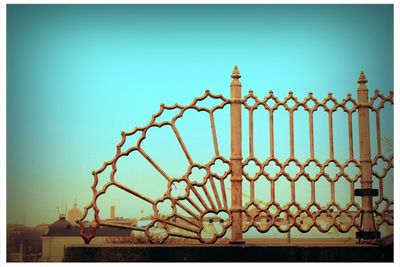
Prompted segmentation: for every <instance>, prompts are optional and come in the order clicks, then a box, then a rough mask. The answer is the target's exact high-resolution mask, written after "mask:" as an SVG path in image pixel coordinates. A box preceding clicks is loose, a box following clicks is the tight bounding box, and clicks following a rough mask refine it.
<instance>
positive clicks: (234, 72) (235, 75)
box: [231, 65, 242, 79]
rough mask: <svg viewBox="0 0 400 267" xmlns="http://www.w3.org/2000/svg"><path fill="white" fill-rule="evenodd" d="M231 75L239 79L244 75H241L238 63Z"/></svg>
mask: <svg viewBox="0 0 400 267" xmlns="http://www.w3.org/2000/svg"><path fill="white" fill-rule="evenodd" d="M231 77H232V78H233V79H239V78H240V77H242V76H241V75H240V72H239V68H238V66H237V65H235V67H234V68H233V71H232V75H231Z"/></svg>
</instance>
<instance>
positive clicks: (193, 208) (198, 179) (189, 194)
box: [78, 70, 393, 243]
mask: <svg viewBox="0 0 400 267" xmlns="http://www.w3.org/2000/svg"><path fill="white" fill-rule="evenodd" d="M236 71H237V72H236V76H232V77H233V78H234V79H237V80H238V79H239V78H240V74H239V73H238V70H236ZM234 73H235V72H234ZM362 75H363V74H362ZM360 80H361V78H360ZM359 83H360V84H361V83H366V79H365V82H363V80H361V82H360V81H359ZM207 99H214V100H218V101H219V102H220V104H218V105H215V106H213V107H211V108H208V107H204V106H202V101H203V100H207ZM238 101H239V102H238ZM234 103H239V104H240V105H241V106H242V108H243V110H246V111H247V112H248V129H242V131H248V138H249V139H248V141H249V142H248V144H249V146H248V151H249V153H248V154H249V156H248V157H246V158H244V159H242V164H241V168H242V171H243V182H247V183H249V195H248V201H247V202H246V203H243V204H242V208H241V210H240V212H241V214H242V232H243V233H246V232H248V231H249V229H250V228H251V227H253V228H255V229H256V230H257V231H258V232H261V233H265V232H268V231H270V230H271V228H276V230H278V231H279V232H281V233H284V232H288V231H290V230H291V228H296V229H298V230H299V231H300V232H303V233H306V232H309V231H310V230H311V229H312V228H316V229H318V231H319V232H321V233H326V232H328V231H330V230H331V229H332V228H336V229H337V230H338V231H339V232H342V233H345V232H348V231H350V229H351V228H352V227H354V228H355V229H357V230H358V231H361V230H362V228H363V225H362V222H361V220H362V219H361V217H362V211H363V205H361V201H360V200H357V199H356V198H357V196H355V194H354V190H355V189H356V188H357V186H358V184H360V181H361V180H362V166H361V165H362V164H361V160H358V159H357V158H356V157H355V152H354V149H355V148H354V147H355V144H354V143H353V142H354V137H353V129H354V126H356V127H357V125H354V126H353V124H355V123H354V116H353V114H356V113H357V112H358V111H359V108H360V107H361V106H362V105H365V104H362V105H360V104H359V102H358V101H356V100H355V99H354V98H353V97H352V96H351V94H348V95H347V97H346V98H345V99H343V100H342V101H338V100H337V99H335V98H334V97H333V96H332V93H328V96H327V97H326V98H324V99H323V100H322V101H319V100H317V99H316V98H315V97H314V96H313V93H311V92H310V93H309V94H308V96H307V97H305V98H304V99H303V100H301V101H300V100H299V99H298V98H296V97H295V96H294V95H293V93H292V92H289V94H288V95H287V96H286V97H285V98H284V99H283V100H279V99H278V97H277V96H275V95H274V93H273V92H272V91H270V92H269V94H268V95H267V96H265V97H264V98H263V99H261V100H260V99H259V98H258V97H257V96H256V95H254V93H253V91H249V92H248V94H247V95H245V96H244V97H243V98H241V99H237V98H235V99H229V98H225V97H223V96H222V95H215V94H212V93H210V92H209V91H208V90H207V91H206V92H205V94H204V95H203V96H201V97H198V98H195V99H194V100H193V102H192V103H190V104H189V105H187V106H181V105H178V104H175V105H173V106H166V105H163V104H162V105H161V107H160V110H159V112H157V113H156V114H154V115H153V116H152V118H151V121H150V122H149V123H148V124H147V125H146V126H145V127H140V128H135V129H134V130H132V131H130V132H122V133H121V134H122V139H121V142H120V143H119V144H118V145H117V151H116V154H115V156H114V157H113V158H112V159H111V160H110V161H107V162H105V163H104V164H103V166H102V167H101V168H100V169H98V170H96V171H93V173H92V175H93V178H94V182H93V185H92V192H93V198H92V201H91V202H90V203H89V205H87V206H86V207H85V209H84V214H83V216H82V218H81V219H80V220H79V221H78V222H79V224H80V227H81V236H82V237H83V238H84V240H85V242H86V243H89V242H90V240H91V239H92V238H94V237H95V236H96V230H97V229H98V228H99V227H101V226H109V227H119V228H130V229H132V230H135V231H140V232H143V233H144V234H145V236H146V237H147V238H148V240H149V242H151V243H163V242H165V241H166V240H167V239H168V238H169V237H177V238H187V239H194V240H198V241H199V242H201V243H215V242H216V241H217V240H218V239H220V238H221V237H223V236H226V234H227V233H228V232H229V231H231V229H232V224H233V217H232V208H231V207H232V205H231V203H229V201H230V200H231V197H230V195H228V194H233V193H234V192H233V191H234V190H232V192H230V190H231V189H230V188H226V184H225V182H227V181H228V179H227V178H229V177H230V176H231V174H232V168H233V165H232V161H231V160H230V159H227V158H226V157H224V156H222V155H221V153H220V151H219V150H220V149H219V145H218V139H217V133H216V125H215V120H214V112H215V111H216V110H221V109H224V108H227V107H229V106H232V105H233V104H234ZM385 103H390V104H393V92H391V93H390V95H389V96H387V97H385V96H383V95H382V94H380V93H379V91H375V95H374V96H373V97H371V98H370V103H369V105H368V108H369V109H370V113H371V114H372V115H375V122H376V124H375V125H374V126H373V127H372V128H373V129H376V138H377V141H376V143H377V154H376V156H375V157H374V158H373V159H372V160H370V164H371V167H370V168H372V170H371V171H372V176H373V180H375V182H376V183H377V184H378V186H379V188H378V189H379V192H380V193H379V197H378V199H377V200H376V201H375V202H374V205H373V212H374V213H375V223H376V225H375V227H376V229H377V230H379V228H380V226H381V225H382V224H383V223H387V224H389V225H393V199H390V196H388V195H385V194H384V192H385V191H384V182H385V181H387V179H390V177H389V176H390V175H388V173H389V172H390V171H392V170H393V154H392V155H391V156H389V157H387V156H384V154H383V153H382V138H381V118H380V114H381V111H382V109H383V108H384V107H385ZM279 107H283V108H284V109H285V110H286V111H287V114H288V117H289V121H288V122H289V125H287V126H288V131H289V140H287V142H288V143H289V150H290V153H289V154H290V155H289V157H288V158H286V159H282V158H279V157H277V156H276V153H275V152H276V151H277V150H279V147H277V146H276V142H275V140H274V137H276V133H275V132H274V131H275V129H274V125H275V126H276V123H277V122H276V121H275V122H274V116H275V113H274V112H276V111H277V110H278V108H279ZM300 107H301V108H302V109H304V111H305V112H306V113H307V114H308V125H303V128H307V130H308V136H309V157H308V159H307V160H305V161H300V160H298V158H297V157H296V153H297V152H296V147H295V142H294V136H295V131H296V129H295V127H294V114H295V113H296V112H297V111H298V110H299V108H300ZM320 107H321V108H322V109H323V111H322V112H326V113H327V117H328V120H327V121H326V122H324V123H326V124H327V127H328V136H327V138H328V139H329V142H328V147H325V148H321V147H318V149H326V150H328V151H329V157H328V159H327V160H324V161H320V160H319V159H318V158H316V156H315V135H316V134H318V133H316V129H315V127H314V114H315V113H316V112H317V111H318V109H319V108H320ZM191 109H192V110H196V111H197V112H206V113H207V114H208V117H209V123H210V128H211V133H212V143H213V149H214V155H212V156H211V157H210V160H209V162H208V163H206V164H199V163H196V162H194V160H193V159H192V157H191V153H190V151H189V150H188V149H187V147H186V145H185V143H184V141H183V138H182V136H181V134H180V132H179V130H178V128H177V127H176V122H177V121H179V120H180V118H182V117H183V116H184V115H185V112H186V111H188V110H191ZM257 109H264V110H265V111H267V112H268V116H269V117H268V119H267V123H268V125H269V136H267V137H266V138H269V157H268V158H266V159H260V158H258V157H256V156H255V153H254V146H255V145H254V111H255V110H257ZM171 110H174V111H177V113H176V115H174V116H173V117H172V119H170V120H165V121H159V120H160V118H161V115H162V114H163V113H164V112H166V111H171ZM318 112H321V111H318ZM335 112H343V113H344V114H345V116H346V117H347V127H346V128H347V133H345V135H346V137H347V138H346V142H348V158H347V160H346V161H345V162H344V163H343V161H342V162H341V161H339V160H337V158H335V150H334V143H335V138H334V131H333V114H334V113H335ZM231 116H232V113H231ZM231 119H232V117H231ZM226 120H229V118H226ZM244 120H247V118H244ZM153 127H154V128H161V127H170V128H171V129H172V131H173V133H174V136H175V137H176V140H177V141H178V142H179V145H180V148H181V150H182V151H183V153H184V155H185V158H186V160H187V171H186V173H185V174H184V175H183V176H181V177H171V176H170V175H169V174H168V173H167V172H166V171H165V170H164V169H163V168H162V167H161V166H160V165H159V164H158V163H157V162H156V160H154V159H153V158H152V157H151V156H150V155H149V154H148V153H146V151H145V149H144V148H143V147H142V142H143V140H145V139H146V137H147V132H148V130H149V129H151V128H153ZM134 135H138V136H139V138H138V139H137V142H136V143H135V144H134V145H132V146H128V147H127V140H128V139H129V138H130V137H131V136H134ZM133 151H136V152H138V153H139V154H140V155H141V156H142V157H143V158H144V159H145V160H146V161H147V162H148V163H150V164H151V166H152V167H153V168H154V169H155V170H156V171H157V172H158V173H159V174H161V176H162V177H163V178H164V179H165V180H166V182H167V187H166V188H165V193H164V195H163V196H162V197H161V198H157V199H152V198H149V197H148V196H146V195H144V194H142V193H139V192H137V191H136V190H135V188H130V187H129V186H127V185H125V184H123V183H121V182H120V181H118V179H116V178H115V174H116V172H117V168H118V160H119V159H121V158H122V157H128V156H129V155H130V154H131V153H132V152H133ZM392 153H393V151H392ZM237 159H238V158H235V160H237ZM363 161H365V159H363ZM382 162H383V163H384V165H385V167H383V168H380V169H379V168H378V167H379V166H381V165H382ZM239 163H240V162H239ZM216 164H218V165H220V166H224V168H222V169H223V171H221V169H218V170H217V169H216V168H214V167H215V165H216ZM239 165H240V164H239ZM106 169H109V171H110V175H109V177H108V178H109V179H108V180H107V181H106V183H105V184H104V185H99V178H98V177H99V175H100V174H101V173H103V172H105V170H106ZM378 169H379V170H378ZM302 177H304V178H303V179H306V180H307V182H308V183H309V184H310V189H311V190H310V192H304V193H305V194H309V195H310V201H309V202H308V203H307V204H306V205H302V204H300V203H299V201H298V198H296V186H299V184H298V181H299V179H300V178H302ZM261 179H264V180H265V181H264V182H266V183H269V188H270V190H269V192H267V191H266V192H265V194H268V195H269V197H270V201H268V202H263V201H260V200H259V199H257V198H256V197H255V186H256V185H255V184H256V182H257V180H261ZM320 179H326V181H327V182H328V183H329V187H330V192H326V194H330V201H329V203H327V204H321V203H319V202H318V201H317V198H316V185H317V182H318V180H320ZM339 179H342V180H345V181H346V182H347V183H348V185H349V186H348V192H347V194H348V196H349V201H348V202H347V203H346V204H345V205H341V204H340V203H339V202H338V200H337V199H336V194H335V191H336V190H339V189H338V187H337V182H338V180H339ZM385 179H386V180H385ZM283 180H285V182H288V183H289V184H290V191H288V192H286V193H287V194H289V195H290V201H289V202H288V203H280V202H279V201H278V200H277V197H276V183H278V182H279V181H283ZM110 187H116V188H118V189H120V190H123V191H125V192H128V193H129V194H131V195H133V196H135V197H136V198H139V199H141V200H143V201H145V202H147V203H148V204H150V205H151V206H152V209H153V215H152V217H151V222H150V223H149V224H148V225H146V226H141V227H140V226H137V225H127V224H118V223H112V222H109V221H105V220H102V219H101V218H100V216H99V207H98V204H97V200H98V198H99V197H100V196H101V195H103V194H106V193H107V189H108V188H110ZM391 189H392V188H391ZM243 195H245V193H243ZM90 210H91V211H92V212H93V214H94V224H92V225H91V228H90V230H89V231H88V230H87V229H88V228H87V227H85V223H84V220H85V219H88V218H87V216H88V212H89V211H90ZM86 231H88V232H86ZM228 236H229V234H228Z"/></svg>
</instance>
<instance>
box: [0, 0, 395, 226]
mask: <svg viewBox="0 0 400 267" xmlns="http://www.w3.org/2000/svg"><path fill="white" fill-rule="evenodd" d="M234 65H238V66H239V69H240V72H241V74H242V78H241V82H242V84H243V95H244V94H246V93H247V91H248V90H249V89H253V91H254V92H255V94H256V95H258V96H259V98H263V97H264V96H265V95H266V94H267V93H268V90H269V89H273V90H274V93H275V94H276V95H277V96H278V97H279V98H280V99H282V98H283V97H285V96H286V95H287V93H288V91H289V90H292V91H293V92H294V94H295V95H296V96H297V97H298V98H299V99H303V98H304V97H306V96H307V93H308V92H309V91H313V92H314V95H315V96H316V97H317V98H318V99H320V100H322V99H323V98H324V97H326V96H327V93H328V91H329V90H330V91H332V92H333V94H334V96H335V97H336V98H337V99H338V100H340V101H341V100H342V99H343V98H345V97H346V95H347V93H348V92H351V93H352V94H353V96H354V98H355V97H356V88H357V86H358V84H357V83H356V81H357V79H358V75H359V73H360V71H361V70H364V72H365V73H366V75H367V78H368V80H369V82H368V87H369V88H370V95H372V93H373V90H374V89H375V88H379V89H380V90H381V91H382V92H383V93H384V94H385V95H388V93H389V90H392V89H393V7H392V5H7V146H8V147H7V222H8V223H20V222H22V218H23V216H24V214H26V218H27V223H28V224H31V225H35V224H38V223H42V222H51V221H53V220H55V219H56V218H57V213H56V206H57V205H61V201H63V200H64V201H66V202H67V203H68V206H69V207H70V206H71V205H72V203H73V200H74V199H75V198H76V199H77V201H78V203H79V204H80V206H81V207H82V205H86V204H87V203H88V202H89V200H90V199H91V190H90V185H91V184H92V176H91V174H90V173H91V171H92V170H94V169H97V168H99V167H100V166H101V164H102V163H103V161H107V160H109V159H111V158H112V157H113V156H114V154H115V146H116V144H117V143H118V142H119V141H120V132H121V131H122V130H124V131H129V130H131V129H133V128H134V127H135V126H143V125H146V124H147V123H148V122H149V120H150V118H151V115H152V114H154V113H155V112H157V111H158V110H159V105H160V103H165V104H168V105H171V104H174V103H175V102H178V103H180V104H188V103H190V102H191V101H192V100H193V98H194V97H195V96H200V95H202V94H203V92H204V90H205V89H210V90H211V92H214V93H222V94H224V95H225V96H226V97H228V96H229V83H230V79H231V78H230V74H231V72H232V69H233V66H234ZM390 115H391V116H392V117H390ZM245 116H246V115H244V117H245ZM385 118H386V119H384V120H382V123H383V126H382V127H383V128H384V130H385V133H386V135H387V136H388V137H392V135H393V114H392V113H388V116H387V117H385ZM266 122H267V121H266ZM190 127H191V126H190V125H183V126H182V128H186V130H190ZM284 127H286V126H284ZM385 133H384V134H385ZM194 148H197V149H201V145H198V146H197V147H196V145H194ZM304 149H306V148H304ZM307 149H308V148H307ZM244 150H246V149H244ZM299 150H302V148H300V149H299ZM245 153H247V152H245ZM166 156H168V154H166ZM206 156H207V155H206ZM227 156H229V155H227ZM210 158H211V156H210ZM121 215H124V214H121Z"/></svg>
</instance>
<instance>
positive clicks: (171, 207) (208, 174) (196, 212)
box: [79, 91, 231, 243]
mask: <svg viewBox="0 0 400 267" xmlns="http://www.w3.org/2000/svg"><path fill="white" fill-rule="evenodd" d="M206 98H213V99H217V100H220V102H221V104H219V105H216V106H214V107H213V108H211V109H208V108H205V107H202V106H201V105H200V104H201V103H200V102H201V101H202V100H205V99H206ZM228 104H229V99H226V98H224V97H223V96H222V95H214V94H212V93H210V92H209V91H206V92H205V94H204V95H203V96H201V97H199V98H195V99H194V101H193V102H192V103H191V104H190V105H188V106H181V105H178V104H175V105H173V106H166V105H161V107H160V110H159V112H158V113H156V114H155V115H153V116H152V119H151V121H150V122H149V124H148V125H147V126H145V127H142V128H135V129H134V130H133V131H131V132H122V140H121V142H120V143H119V144H118V145H117V153H116V155H115V156H114V158H113V159H112V160H110V161H108V162H105V163H104V164H103V166H102V167H101V168H100V169H98V170H96V171H94V172H93V173H92V174H93V177H94V183H93V185H92V191H93V200H92V202H91V203H90V204H89V205H88V206H87V207H85V209H84V214H83V218H85V217H86V215H87V213H88V210H89V209H93V211H94V220H95V225H94V227H93V228H91V230H90V232H89V233H85V232H84V229H85V228H84V224H83V220H80V222H79V223H80V226H81V230H82V232H81V235H82V237H83V238H84V240H85V242H89V241H90V240H91V239H92V238H93V237H95V234H96V230H97V228H98V227H100V226H110V227H120V228H130V229H132V230H136V231H141V232H144V233H145V234H146V236H147V237H148V239H149V241H150V242H151V243H162V242H164V241H165V240H166V239H167V238H168V237H169V236H171V237H183V238H189V239H197V240H199V241H200V242H202V243H214V242H215V241H216V239H217V238H219V237H221V236H223V235H225V233H226V231H227V228H228V227H229V226H230V225H231V219H230V211H229V206H228V202H227V196H226V194H227V192H226V189H225V184H224V180H225V179H226V178H227V177H228V175H229V174H230V172H231V168H230V161H229V160H228V159H226V158H224V157H223V156H221V155H220V153H219V149H218V141H217V135H216V131H215V125H214V115H213V113H214V111H216V110H218V109H222V108H224V107H225V106H227V105H228ZM175 109H176V110H179V112H178V113H177V115H175V116H174V117H173V118H172V120H170V121H162V122H157V119H158V118H159V117H160V116H161V114H162V113H163V112H164V111H166V110H175ZM189 109H194V110H197V111H199V112H200V111H204V112H207V113H208V114H209V118H210V127H211V130H212V137H213V143H214V151H215V155H214V156H213V157H212V158H211V160H210V162H209V163H208V164H205V165H201V164H198V163H195V162H193V160H192V158H191V156H190V152H189V151H188V150H187V148H186V146H185V144H184V142H183V140H182V138H181V135H180V133H179V131H178V129H177V127H176V125H175V124H176V121H177V120H179V118H181V117H182V116H184V114H185V111H187V110H189ZM165 126H170V127H171V128H172V130H173V132H174V134H175V136H176V138H177V140H178V142H179V144H180V146H181V149H182V150H183V152H184V154H185V156H186V158H187V161H188V169H187V172H186V174H185V175H184V176H183V177H178V178H173V177H170V176H169V175H168V174H167V173H166V172H165V171H164V170H163V169H162V168H161V167H160V166H159V165H158V164H157V163H156V162H155V160H154V159H153V158H152V157H151V156H149V155H148V154H147V153H146V151H145V150H144V149H143V148H142V147H141V144H142V142H143V140H144V139H145V138H146V134H147V131H148V130H149V129H150V128H152V127H158V128H161V127H165ZM137 133H139V134H140V138H139V139H138V141H137V143H136V145H134V146H132V147H128V148H125V150H123V148H124V144H125V142H126V140H127V138H129V137H130V136H132V135H135V134H137ZM133 151H138V152H139V153H140V154H141V155H142V156H143V157H144V158H145V159H146V160H147V161H148V162H149V163H150V164H151V165H152V166H153V167H154V168H155V169H156V170H157V171H158V172H159V173H160V174H161V175H162V176H163V177H164V178H165V179H166V180H167V184H168V186H167V188H166V191H165V195H164V197H162V198H159V199H150V198H148V197H147V196H145V195H143V194H140V193H138V192H137V191H135V189H134V188H129V187H127V186H125V185H123V184H121V183H119V182H118V180H116V179H115V173H116V172H117V165H118V160H119V159H120V158H121V157H127V156H129V154H130V153H131V152H133ZM216 163H219V164H221V163H222V164H223V165H225V166H226V167H225V171H224V172H222V173H221V172H220V171H216V170H214V169H213V166H214V165H215V164H216ZM107 167H110V168H112V170H111V174H110V177H109V182H107V183H106V184H105V185H104V186H103V187H102V188H98V175H99V174H101V173H102V172H103V171H104V170H105V169H106V168H107ZM194 172H196V173H197V175H194ZM207 184H210V185H211V188H212V192H209V190H208V189H207V187H206V185H207ZM110 186H116V187H118V188H120V189H121V190H124V191H126V192H129V193H130V194H132V195H134V196H136V197H138V198H140V199H142V200H144V201H146V202H148V203H150V204H151V205H152V206H153V210H154V216H153V219H152V222H151V223H150V224H149V225H147V226H146V227H138V226H132V225H124V224H115V223H108V222H105V221H103V220H102V219H101V218H100V217H99V208H98V206H97V203H96V201H97V199H98V197H99V196H100V195H102V194H104V193H106V191H107V189H108V188H109V187H110ZM217 187H220V190H217ZM178 188H181V189H182V188H183V190H180V191H178V190H174V189H178ZM219 192H220V193H219ZM211 194H213V196H214V197H211ZM203 196H206V198H205V199H204V197H203ZM214 221H215V226H214ZM210 227H212V230H208V229H207V228H210Z"/></svg>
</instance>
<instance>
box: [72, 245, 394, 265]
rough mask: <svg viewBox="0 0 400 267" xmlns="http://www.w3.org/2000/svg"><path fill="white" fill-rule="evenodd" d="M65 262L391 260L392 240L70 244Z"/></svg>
mask: <svg viewBox="0 0 400 267" xmlns="http://www.w3.org/2000/svg"><path fill="white" fill-rule="evenodd" d="M64 261H65V262H393V244H386V245H381V246H373V245H360V244H357V245H351V246H350V245H297V246H289V245H269V246H266V245H220V244H216V245H197V246H196V245H113V246H110V245H71V246H68V247H66V248H65V256H64Z"/></svg>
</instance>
